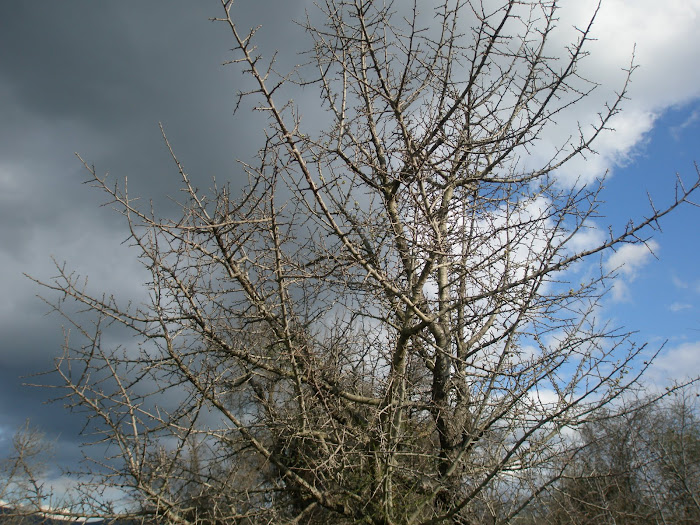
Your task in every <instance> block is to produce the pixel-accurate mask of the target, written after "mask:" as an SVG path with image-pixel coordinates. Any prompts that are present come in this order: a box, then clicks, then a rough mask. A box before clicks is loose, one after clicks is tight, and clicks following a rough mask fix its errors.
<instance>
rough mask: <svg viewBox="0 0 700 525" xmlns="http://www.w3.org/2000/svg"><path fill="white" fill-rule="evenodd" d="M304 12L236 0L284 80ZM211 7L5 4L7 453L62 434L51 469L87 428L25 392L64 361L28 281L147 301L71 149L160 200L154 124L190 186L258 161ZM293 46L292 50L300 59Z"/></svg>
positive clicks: (2, 153) (160, 155)
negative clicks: (22, 434) (78, 277)
mask: <svg viewBox="0 0 700 525" xmlns="http://www.w3.org/2000/svg"><path fill="white" fill-rule="evenodd" d="M303 5H304V2H303V1H302V0H295V1H289V0H287V1H275V2H242V3H241V6H240V7H239V8H238V9H239V15H240V17H241V26H242V27H247V26H249V25H253V24H257V23H260V22H262V23H263V24H264V27H263V29H261V34H260V38H261V44H262V45H263V47H264V48H265V50H271V49H273V48H276V47H279V48H282V49H283V50H284V51H285V53H286V54H284V55H283V56H282V58H281V59H280V60H281V62H280V67H282V68H284V67H287V66H288V65H290V64H292V63H294V61H297V60H298V57H297V56H296V52H297V51H298V50H301V48H302V47H303V43H302V42H303V38H302V39H301V40H300V36H301V34H302V32H301V30H300V29H299V28H298V27H296V26H295V25H294V24H290V23H289V22H290V19H293V18H297V19H298V18H300V17H301V16H303ZM220 14H221V6H220V4H219V2H216V1H214V0H211V1H207V2H204V1H203V2H190V1H183V0H154V1H149V2H141V1H121V2H94V1H92V0H71V1H70V2H50V1H40V2H3V3H2V4H0V267H2V272H0V287H2V292H3V293H2V295H1V296H0V333H2V338H0V456H2V455H4V453H6V450H7V448H6V447H7V445H8V440H7V438H8V436H9V435H10V433H11V432H12V431H13V430H14V429H15V428H16V427H18V426H19V425H21V424H22V423H23V422H24V421H25V419H27V418H30V419H31V420H32V422H33V423H34V424H36V425H38V426H40V427H41V428H42V429H43V430H44V431H45V432H46V433H47V434H48V436H49V437H52V438H56V437H57V436H60V438H59V441H58V442H57V444H60V446H57V458H58V460H59V461H61V462H63V463H64V464H65V463H70V462H71V461H73V460H74V459H75V458H76V457H77V455H76V454H77V452H76V450H77V449H76V447H74V445H75V444H76V443H77V442H78V437H77V431H78V430H79V428H80V424H81V419H80V417H78V416H75V415H73V416H71V415H70V414H68V413H67V412H66V411H65V410H63V407H62V403H61V402H58V403H55V404H53V405H46V404H45V403H44V402H45V401H46V400H47V399H49V398H52V397H57V395H58V394H60V392H58V391H56V390H48V389H37V388H27V387H23V386H22V384H23V383H27V382H44V381H48V382H51V381H55V379H52V378H51V377H50V376H49V377H46V376H45V377H41V378H35V377H31V374H34V373H36V372H40V371H42V370H47V369H50V368H51V366H52V363H53V359H54V358H55V357H56V356H58V355H59V354H60V351H61V350H60V346H61V343H62V332H61V326H62V323H63V322H64V321H62V320H61V319H60V318H58V317H57V316H47V315H45V314H46V313H47V312H48V310H49V307H48V306H47V305H45V304H44V303H42V302H41V301H40V300H38V299H37V298H36V297H35V295H36V294H37V293H40V292H41V290H40V289H39V288H38V287H37V286H36V285H35V284H33V283H32V282H31V281H29V280H28V279H27V278H25V277H24V276H23V275H22V273H23V272H27V273H29V274H31V275H33V276H36V277H38V278H41V279H49V278H50V277H51V276H53V275H54V274H55V273H56V272H55V269H54V268H53V267H52V262H51V259H50V257H51V256H55V257H56V259H57V260H58V261H67V263H68V266H69V267H71V268H74V269H76V270H77V271H79V272H81V273H82V274H87V275H89V276H90V283H91V286H92V287H93V289H95V290H102V289H104V290H107V291H114V292H118V295H120V296H121V297H124V298H125V299H128V298H133V297H138V296H139V295H140V294H143V289H142V288H141V287H140V286H139V283H141V282H143V281H144V280H145V278H146V276H145V274H143V273H140V272H141V271H142V270H141V269H140V267H139V265H138V262H137V261H136V260H135V259H134V257H133V254H134V252H131V251H129V249H128V247H126V246H124V245H122V244H121V243H122V241H123V240H124V239H125V237H126V235H127V232H126V229H125V228H124V224H123V223H122V221H121V220H120V218H119V217H118V216H117V215H116V214H113V213H110V212H109V210H107V209H105V208H100V204H102V203H103V202H104V200H105V199H104V196H102V195H100V194H99V192H96V191H95V190H93V189H91V188H89V187H87V186H86V185H82V184H81V182H82V181H84V180H85V179H86V178H87V173H86V172H85V171H84V169H83V168H82V166H81V165H80V163H79V161H78V160H77V159H76V158H75V156H74V152H79V153H80V154H81V155H82V156H83V158H84V159H85V160H86V161H87V162H89V163H94V164H95V166H96V168H97V170H98V171H99V172H101V173H103V172H107V171H108V172H109V173H110V176H111V177H113V178H114V179H115V180H120V179H123V178H124V177H125V176H128V177H129V187H130V193H133V194H138V195H142V196H144V197H146V198H154V199H155V201H156V204H157V205H159V206H161V208H162V209H163V210H164V211H165V212H166V213H167V212H168V210H169V209H170V208H169V204H168V202H169V201H168V200H167V199H166V198H165V197H166V195H172V196H177V193H178V191H177V190H178V188H179V182H180V181H179V179H178V174H177V172H176V170H175V169H174V167H173V164H172V161H171V160H170V158H169V155H168V152H167V150H166V148H165V146H164V144H163V141H162V139H161V136H160V131H159V129H158V123H159V122H162V123H163V125H164V126H165V129H166V131H167V133H168V136H169V139H170V140H171V142H172V144H173V146H174V147H175V148H176V150H177V153H178V156H179V157H180V159H181V160H182V162H183V163H184V164H185V166H186V168H187V169H188V171H189V173H190V175H191V176H192V177H193V179H194V181H195V182H196V184H197V185H198V186H199V187H208V186H209V185H210V183H211V178H212V177H216V178H217V180H219V181H222V180H223V181H230V182H232V183H233V184H234V185H235V184H238V183H240V182H242V181H243V180H244V177H243V174H242V170H241V169H240V168H239V167H238V166H237V165H236V163H235V159H236V158H242V159H251V158H252V157H253V156H254V155H255V153H256V151H257V147H258V145H259V144H260V142H259V140H258V139H259V137H260V136H261V135H260V133H261V130H262V126H263V124H264V120H263V116H262V115H252V116H251V115H250V112H246V111H242V112H241V113H240V114H239V115H238V116H237V118H236V119H234V118H233V117H232V113H233V110H234V107H235V104H236V92H237V91H238V90H239V89H243V88H244V86H245V79H243V78H242V76H241V73H240V71H239V70H237V69H235V67H231V66H223V65H222V63H223V62H225V61H226V60H230V59H231V58H233V55H232V53H231V51H230V48H232V47H233V44H232V42H231V37H230V34H229V32H228V28H227V27H226V25H225V24H222V23H213V22H211V21H209V18H210V17H214V16H219V15H220ZM297 47H298V49H297Z"/></svg>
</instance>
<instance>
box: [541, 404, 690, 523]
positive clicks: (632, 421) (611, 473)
mask: <svg viewBox="0 0 700 525" xmlns="http://www.w3.org/2000/svg"><path fill="white" fill-rule="evenodd" d="M691 395H692V397H691ZM695 395H696V394H691V393H690V392H689V391H688V390H685V391H681V392H676V393H675V395H674V396H673V397H671V398H669V399H664V400H663V401H658V400H654V399H651V400H650V399H647V398H645V399H642V400H638V401H635V402H634V403H633V404H632V405H630V409H629V410H628V411H627V412H626V413H624V414H620V415H617V416H616V415H614V414H613V415H611V417H607V414H605V413H602V414H600V419H598V420H597V421H591V422H590V423H588V424H586V425H585V426H584V427H583V428H582V429H581V432H580V433H579V438H580V440H581V444H582V446H581V448H580V449H579V450H578V451H577V454H576V455H575V457H574V458H572V459H571V461H569V462H568V465H567V466H566V468H565V475H564V476H563V477H562V479H561V480H560V481H559V482H557V483H556V484H554V485H553V486H552V490H551V494H549V497H547V498H543V500H542V505H541V507H540V510H541V513H540V514H539V515H538V518H537V520H536V522H537V523H591V524H593V523H596V524H598V523H616V524H622V523H630V524H632V523H634V524H639V525H643V524H650V525H652V524H659V523H674V524H675V523H697V522H698V520H700V421H699V420H698V411H697V403H695V402H694V400H693V398H695Z"/></svg>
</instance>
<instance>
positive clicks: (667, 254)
mask: <svg viewBox="0 0 700 525" xmlns="http://www.w3.org/2000/svg"><path fill="white" fill-rule="evenodd" d="M699 114H700V104H698V102H692V103H689V104H685V105H682V106H679V107H674V108H670V109H668V110H667V111H665V112H664V113H663V114H662V115H661V116H660V117H659V118H658V119H657V120H656V121H655V123H654V127H653V128H652V129H651V130H650V131H649V132H648V133H647V134H646V135H645V136H644V138H643V140H642V141H641V143H640V144H638V145H637V146H635V148H634V149H633V151H632V152H630V159H629V160H628V161H627V162H626V163H625V164H624V165H622V166H620V167H616V168H614V169H613V172H612V176H611V177H610V178H609V180H608V181H607V183H606V186H607V190H606V198H607V202H606V204H605V205H604V206H603V208H602V210H601V211H602V213H603V214H604V215H605V218H601V219H599V220H598V221H597V222H598V224H599V225H602V226H605V225H606V224H607V223H608V222H609V223H610V224H617V225H624V224H625V221H626V220H627V219H629V218H633V219H635V218H638V217H642V216H644V215H646V214H648V212H649V210H650V205H649V201H648V197H647V194H649V195H650V196H651V197H652V199H653V200H654V203H655V204H656V205H657V206H659V207H661V206H662V205H664V204H667V203H670V202H671V201H672V199H673V197H674V184H675V179H676V175H679V176H680V177H681V178H685V179H687V180H692V178H693V177H694V175H695V166H694V159H695V158H698V145H699V144H700V119H698V115H699ZM696 200H697V199H696ZM660 224H661V230H662V231H660V232H655V233H654V235H653V240H654V241H655V242H656V243H657V245H658V248H657V249H656V250H655V255H656V257H653V256H651V255H647V254H645V253H644V252H643V251H642V252H639V254H640V257H639V265H638V266H637V267H636V268H635V269H634V271H633V272H632V273H625V270H624V268H623V270H622V271H621V276H620V280H622V281H623V282H624V283H625V285H626V288H627V289H626V293H625V294H624V295H623V296H622V297H617V296H616V294H615V293H612V294H610V296H609V297H608V298H607V299H606V301H605V304H606V312H607V313H608V314H609V315H610V317H611V318H612V319H614V320H615V321H617V322H619V324H621V325H624V326H626V327H627V328H629V329H632V330H636V331H638V332H639V333H638V335H637V337H636V338H637V339H638V340H640V341H648V342H649V344H650V348H656V347H658V345H659V344H661V343H663V342H664V341H668V343H667V347H666V350H667V352H668V353H670V354H671V355H675V356H676V358H675V360H672V361H671V362H669V361H668V360H665V361H664V367H663V368H664V370H663V371H660V372H659V374H661V376H662V377H663V376H665V375H667V376H673V375H676V376H677V377H678V378H680V375H681V374H688V375H697V374H698V373H700V310H699V308H698V307H699V306H700V303H699V300H700V274H699V273H698V258H699V257H700V218H699V217H698V208H696V207H692V206H682V207H681V208H680V209H678V210H677V211H676V212H675V213H673V214H671V215H669V216H667V217H666V218H665V219H664V220H662V221H661V223H660ZM631 264H633V263H630V265H631ZM680 347H683V348H684V349H685V350H686V351H685V352H683V355H682V356H681V355H679V354H678V353H677V349H678V348H680ZM692 348H694V349H695V352H692V351H689V350H691V349H692ZM654 379H655V380H658V379H661V378H660V377H656V376H655V378H654Z"/></svg>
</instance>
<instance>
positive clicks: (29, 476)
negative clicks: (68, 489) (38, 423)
mask: <svg viewBox="0 0 700 525" xmlns="http://www.w3.org/2000/svg"><path fill="white" fill-rule="evenodd" d="M51 453H52V445H51V443H50V442H48V441H47V440H46V439H45V437H44V435H43V434H42V433H41V432H40V431H39V430H37V429H36V428H34V427H31V426H30V425H29V422H28V421H27V422H26V423H25V425H24V426H23V427H22V428H20V429H19V430H18V431H17V432H16V434H15V435H14V436H13V438H12V446H11V447H10V451H9V454H8V455H7V457H5V458H3V459H2V460H1V461H0V507H2V508H0V516H1V517H2V520H3V523H22V520H24V519H28V518H30V517H31V516H35V515H37V514H40V513H41V512H42V511H43V510H44V508H45V505H47V504H50V503H51V496H52V494H51V490H50V488H48V487H47V486H46V479H45V477H46V473H47V470H48V468H49V464H50V458H51Z"/></svg>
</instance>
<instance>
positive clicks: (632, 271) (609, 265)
mask: <svg viewBox="0 0 700 525" xmlns="http://www.w3.org/2000/svg"><path fill="white" fill-rule="evenodd" d="M658 250H659V244H658V243H657V242H656V241H653V240H652V241H649V242H647V243H646V244H624V245H623V246H622V247H620V248H618V249H617V250H616V251H615V252H613V253H612V255H610V257H608V259H607V260H606V261H605V264H604V267H605V270H606V271H608V272H615V273H617V278H616V280H615V283H614V284H613V288H612V297H613V300H614V301H630V300H631V294H630V291H629V283H630V282H632V281H634V280H635V279H636V278H637V275H638V274H639V271H640V270H641V269H642V267H644V266H645V265H647V264H648V263H649V261H650V260H651V258H652V257H653V256H654V253H656V252H657V251H658Z"/></svg>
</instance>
